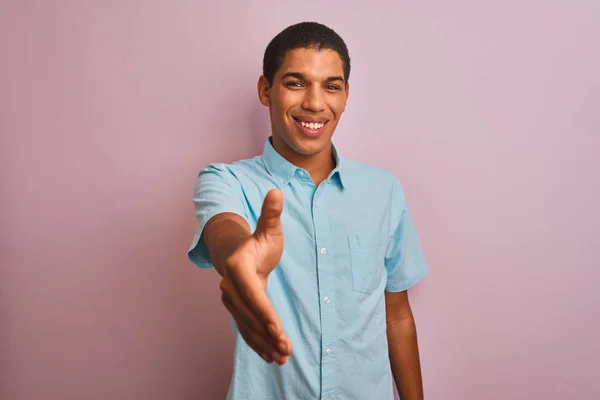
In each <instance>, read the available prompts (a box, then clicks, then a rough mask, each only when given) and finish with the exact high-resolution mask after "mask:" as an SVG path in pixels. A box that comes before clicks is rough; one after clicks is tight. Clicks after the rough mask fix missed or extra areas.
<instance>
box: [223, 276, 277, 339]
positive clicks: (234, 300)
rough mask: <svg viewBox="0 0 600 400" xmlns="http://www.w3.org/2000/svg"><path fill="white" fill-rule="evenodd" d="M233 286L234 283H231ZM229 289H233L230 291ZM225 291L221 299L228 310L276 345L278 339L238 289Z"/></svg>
mask: <svg viewBox="0 0 600 400" xmlns="http://www.w3.org/2000/svg"><path fill="white" fill-rule="evenodd" d="M231 285H232V286H233V283H231ZM229 290H233V292H230V291H229ZM229 290H227V291H224V292H223V295H222V297H221V301H222V302H223V304H224V305H225V307H227V310H229V312H230V313H231V314H232V315H233V316H234V318H235V319H236V321H238V322H240V323H243V324H244V325H246V326H248V327H249V328H250V329H251V330H253V331H255V332H256V333H257V334H259V335H261V336H262V337H263V338H264V340H266V341H271V342H272V343H273V344H272V346H276V340H274V339H273V338H272V337H271V335H270V334H269V333H268V332H267V330H266V328H265V326H264V325H263V324H262V323H261V322H260V321H259V320H258V318H257V316H256V314H254V313H253V312H252V310H250V308H249V307H248V305H247V304H246V302H245V301H244V300H243V299H242V298H241V296H240V295H239V294H238V293H237V289H229Z"/></svg>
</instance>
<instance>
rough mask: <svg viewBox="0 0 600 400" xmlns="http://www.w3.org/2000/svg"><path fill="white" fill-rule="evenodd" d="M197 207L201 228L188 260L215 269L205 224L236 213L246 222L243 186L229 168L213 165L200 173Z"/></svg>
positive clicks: (201, 266)
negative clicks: (205, 233)
mask: <svg viewBox="0 0 600 400" xmlns="http://www.w3.org/2000/svg"><path fill="white" fill-rule="evenodd" d="M193 202H194V207H195V210H196V219H197V221H198V225H197V228H196V232H195V234H194V238H193V240H192V245H191V246H190V248H189V250H188V258H189V259H190V261H191V262H193V263H194V264H196V265H197V266H198V267H200V268H211V267H213V265H212V262H211V261H210V258H209V255H208V248H207V247H206V243H204V240H203V239H202V232H203V230H204V227H205V226H206V223H207V222H208V221H209V220H210V219H211V218H212V217H214V216H215V215H218V214H221V213H225V212H228V213H235V214H238V215H240V216H242V217H243V218H245V219H247V216H246V208H245V203H244V193H243V190H242V186H241V184H240V182H239V181H238V179H237V178H236V177H235V175H234V174H233V173H232V172H231V170H230V169H229V166H228V165H226V164H211V165H209V166H207V167H206V168H205V169H203V170H202V171H200V173H199V174H198V179H197V180H196V185H195V187H194V199H193Z"/></svg>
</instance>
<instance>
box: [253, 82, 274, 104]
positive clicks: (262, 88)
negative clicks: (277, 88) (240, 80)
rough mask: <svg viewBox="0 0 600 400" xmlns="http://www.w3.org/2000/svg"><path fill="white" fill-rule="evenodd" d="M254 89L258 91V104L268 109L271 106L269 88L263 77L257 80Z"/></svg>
mask: <svg viewBox="0 0 600 400" xmlns="http://www.w3.org/2000/svg"><path fill="white" fill-rule="evenodd" d="M256 88H257V89H258V100H260V103H261V104H262V105H263V106H265V107H269V106H270V105H271V87H270V86H269V82H268V81H267V78H266V77H265V76H264V75H261V76H260V78H258V83H257V85H256Z"/></svg>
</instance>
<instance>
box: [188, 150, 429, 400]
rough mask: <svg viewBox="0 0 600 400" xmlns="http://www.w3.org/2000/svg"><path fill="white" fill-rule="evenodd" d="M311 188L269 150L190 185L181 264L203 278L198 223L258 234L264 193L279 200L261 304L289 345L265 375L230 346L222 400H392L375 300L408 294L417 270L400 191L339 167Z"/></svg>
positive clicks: (350, 166)
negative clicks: (226, 222)
mask: <svg viewBox="0 0 600 400" xmlns="http://www.w3.org/2000/svg"><path fill="white" fill-rule="evenodd" d="M333 155H334V157H335V161H336V167H335V169H334V170H333V171H332V172H331V173H330V174H329V176H328V178H327V179H326V180H324V181H323V182H322V183H321V184H320V185H319V186H318V187H316V186H315V184H314V183H313V181H312V180H311V178H310V176H309V174H308V172H307V171H306V170H303V169H302V168H298V167H296V166H295V165H293V164H291V163H290V162H288V161H287V160H286V159H285V158H283V157H282V156H281V155H280V154H279V153H277V151H276V150H275V149H274V148H273V146H272V145H271V142H270V141H269V140H268V139H267V141H266V143H265V147H264V152H263V154H262V156H257V157H255V158H252V159H247V160H241V161H237V162H235V163H232V164H211V165H209V166H208V167H206V168H205V169H204V170H202V171H201V172H200V174H199V177H198V180H197V183H196V187H195V193H194V204H195V207H196V216H197V219H198V229H197V230H196V234H195V236H194V239H193V242H192V245H191V247H190V250H189V253H188V255H189V258H190V260H191V261H192V262H194V263H195V264H196V265H198V266H199V267H200V268H209V267H212V264H211V261H210V259H209V257H208V251H207V248H206V245H205V243H204V241H203V240H200V238H201V234H202V230H203V229H204V226H205V224H206V222H207V221H208V220H209V219H210V218H212V217H213V216H215V215H217V214H219V213H223V212H233V213H237V214H239V215H241V216H242V217H244V218H245V219H246V221H248V223H249V225H250V228H251V229H252V230H254V229H256V224H257V220H258V217H259V216H260V212H261V207H262V204H263V200H264V198H265V196H266V194H267V192H268V191H269V190H271V189H274V188H279V189H281V190H282V192H283V196H284V201H285V203H284V209H283V214H282V217H281V218H282V226H283V232H284V242H285V244H284V246H285V247H284V251H283V256H282V258H281V260H280V263H279V264H278V265H277V267H276V268H275V270H274V271H273V272H272V273H271V274H270V275H269V280H268V285H267V295H268V296H269V298H270V300H271V302H272V303H273V306H274V308H275V310H276V311H277V314H278V315H279V318H280V319H281V322H282V324H283V328H284V330H285V332H286V333H287V335H288V336H289V338H290V340H291V341H292V343H293V345H294V353H293V354H292V355H291V356H290V358H289V359H288V361H287V363H286V364H284V365H283V366H279V365H277V364H276V363H273V364H268V363H267V362H265V361H264V360H263V359H262V358H261V357H260V356H259V355H257V354H256V353H255V352H254V351H253V350H252V349H251V348H250V347H249V346H248V345H247V344H246V342H245V341H244V340H243V338H242V337H241V335H240V334H239V332H238V331H237V329H236V327H235V323H233V328H234V334H235V339H236V341H235V360H234V371H233V376H232V380H231V384H230V388H229V393H228V395H227V399H232V400H239V399H250V400H259V399H260V400H282V399H321V400H323V399H327V400H335V399H340V400H351V399H360V400H365V399H377V400H386V399H389V400H392V399H393V398H394V396H393V386H392V382H393V379H392V374H391V366H390V361H389V353H388V343H387V337H386V314H385V297H384V291H388V292H399V291H403V290H406V289H408V288H410V287H411V286H413V285H414V284H416V283H417V282H418V281H420V280H421V279H422V278H423V277H425V275H427V265H426V263H425V259H424V257H423V253H422V251H421V246H420V244H419V240H418V238H417V234H416V231H415V226H414V224H413V220H412V218H411V216H410V213H409V210H408V207H407V204H406V199H405V197H404V194H403V191H402V187H401V186H400V183H399V182H398V179H397V178H396V177H395V176H394V175H393V174H392V173H390V172H387V171H385V170H382V169H378V168H375V167H372V166H368V165H366V164H363V163H360V162H356V161H352V160H349V159H345V158H341V157H339V156H338V154H337V151H336V149H335V146H333Z"/></svg>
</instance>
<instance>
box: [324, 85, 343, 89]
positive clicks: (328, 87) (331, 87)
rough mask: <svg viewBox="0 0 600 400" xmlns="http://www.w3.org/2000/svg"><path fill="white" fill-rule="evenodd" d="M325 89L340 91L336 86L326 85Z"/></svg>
mask: <svg viewBox="0 0 600 400" xmlns="http://www.w3.org/2000/svg"><path fill="white" fill-rule="evenodd" d="M325 89H327V90H340V88H339V86H336V85H327V86H325Z"/></svg>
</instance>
